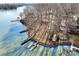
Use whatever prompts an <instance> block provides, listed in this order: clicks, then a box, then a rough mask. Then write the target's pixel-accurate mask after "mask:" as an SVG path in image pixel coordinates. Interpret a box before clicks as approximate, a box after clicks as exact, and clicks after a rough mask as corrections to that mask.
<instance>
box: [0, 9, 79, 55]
mask: <svg viewBox="0 0 79 59" xmlns="http://www.w3.org/2000/svg"><path fill="white" fill-rule="evenodd" d="M16 18H17V11H16V10H0V55H2V56H18V55H19V56H21V55H23V56H32V55H34V56H37V55H40V56H43V55H47V56H52V55H61V53H62V52H63V48H66V49H69V48H70V46H57V47H52V48H49V47H44V46H42V45H38V46H37V47H36V48H35V49H34V50H32V49H31V48H30V46H31V45H32V44H34V43H35V42H32V41H29V42H27V43H26V44H24V45H21V43H22V42H23V41H24V40H26V39H27V38H28V33H19V32H20V31H22V30H24V29H25V28H26V27H25V26H23V25H22V24H21V23H20V22H11V20H16ZM71 55H79V53H78V52H76V51H73V52H72V53H71Z"/></svg>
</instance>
